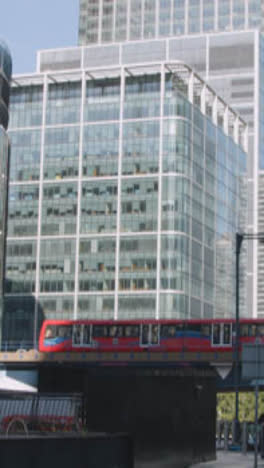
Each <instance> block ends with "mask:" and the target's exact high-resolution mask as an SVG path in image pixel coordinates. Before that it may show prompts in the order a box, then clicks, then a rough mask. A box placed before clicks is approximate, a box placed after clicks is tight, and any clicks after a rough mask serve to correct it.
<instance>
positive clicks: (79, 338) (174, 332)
mask: <svg viewBox="0 0 264 468" xmlns="http://www.w3.org/2000/svg"><path fill="white" fill-rule="evenodd" d="M257 337H258V339H260V340H261V341H263V342H264V320H254V319H241V320H240V322H239V346H240V347H241V345H242V344H243V343H252V342H254V341H255V339H256V338H257ZM234 343H235V321H234V320H227V319H216V320H209V319H208V320H185V321H182V320H143V321H142V320H122V321H110V320H104V321H103V320H102V321H99V320H96V321H95V320H78V321H73V320H45V321H44V322H43V325H42V328H41V331H40V338H39V351H40V352H49V353H51V352H54V353H58V352H76V353H78V352H89V351H96V352H100V351H102V352H141V351H142V352H143V351H145V350H146V349H148V350H151V351H153V352H177V351H178V352H182V351H184V352H215V351H216V350H217V351H220V352H221V351H223V352H226V351H232V347H233V346H234Z"/></svg>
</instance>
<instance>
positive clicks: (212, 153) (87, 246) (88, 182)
mask: <svg viewBox="0 0 264 468" xmlns="http://www.w3.org/2000/svg"><path fill="white" fill-rule="evenodd" d="M131 46H132V49H131ZM170 47H171V45H170V44H169V43H167V44H166V43H165V44H163V43H161V45H160V44H158V43H157V48H155V50H154V57H153V55H152V56H151V57H149V54H148V51H149V50H153V47H152V43H146V44H145V45H144V47H142V45H141V47H140V49H137V50H136V51H135V50H134V49H133V44H131V45H130V44H129V45H126V44H118V45H114V46H111V45H110V46H90V47H89V46H88V47H82V48H74V49H62V50H54V51H53V50H51V51H43V52H40V53H39V57H38V70H37V72H36V73H34V74H31V75H28V76H25V75H22V76H16V77H15V81H14V85H13V87H12V96H11V129H10V138H11V142H12V153H11V163H10V186H9V218H8V240H7V262H6V280H7V283H6V291H5V306H6V307H5V320H4V340H5V341H6V342H7V343H9V344H10V343H12V342H17V341H19V340H20V341H21V340H24V342H27V343H29V346H32V342H33V338H34V341H35V344H36V340H37V333H38V327H39V323H40V321H41V320H42V319H43V317H47V318H56V317H58V318H65V319H67V318H68V319H70V318H98V319H99V318H100V319H102V318H112V319H115V318H121V319H125V318H127V319H129V318H154V319H155V318H176V317H180V318H190V317H197V318H199V317H214V316H219V315H224V316H231V315H232V312H233V305H234V285H235V284H234V283H235V278H234V269H230V258H232V252H233V250H232V248H233V240H234V234H235V232H236V230H237V229H238V226H239V223H240V222H241V221H242V218H241V217H240V214H241V206H242V203H243V202H245V200H244V196H245V186H244V183H245V170H246V150H247V126H246V125H245V123H244V121H243V120H242V119H241V118H240V117H239V116H238V114H237V113H236V112H234V111H233V110H232V109H231V108H230V106H228V105H227V104H226V103H225V102H224V101H223V100H222V99H221V98H219V96H217V95H216V93H215V92H214V91H213V90H212V89H211V88H209V87H208V86H207V85H206V83H205V82H204V81H203V80H202V79H201V78H200V77H199V75H197V74H196V73H193V71H192V70H191V68H190V67H189V66H188V65H185V64H184V63H183V62H182V61H179V60H175V59H174V57H170ZM139 51H140V54H139ZM158 54H159V55H158ZM147 58H149V59H148V60H147ZM242 211H243V212H245V205H244V206H243V210H242ZM217 270H218V272H217ZM32 297H33V298H35V303H33V302H32ZM220 303H221V304H222V309H220V307H219V304H220Z"/></svg>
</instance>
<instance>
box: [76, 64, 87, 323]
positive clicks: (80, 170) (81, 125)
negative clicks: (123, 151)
mask: <svg viewBox="0 0 264 468" xmlns="http://www.w3.org/2000/svg"><path fill="white" fill-rule="evenodd" d="M81 93H82V94H81V109H80V134H79V168H78V199H77V225H76V236H75V287H74V311H73V319H74V320H76V319H77V315H78V292H79V251H80V224H81V199H82V162H83V123H84V105H85V93H86V75H85V72H84V71H83V72H82V81H81Z"/></svg>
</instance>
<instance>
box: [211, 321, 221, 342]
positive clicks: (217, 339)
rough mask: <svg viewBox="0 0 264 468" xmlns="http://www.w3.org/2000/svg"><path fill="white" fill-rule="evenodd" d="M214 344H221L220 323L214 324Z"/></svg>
mask: <svg viewBox="0 0 264 468" xmlns="http://www.w3.org/2000/svg"><path fill="white" fill-rule="evenodd" d="M213 344H214V345H220V344H221V326H220V324H219V323H214V324H213Z"/></svg>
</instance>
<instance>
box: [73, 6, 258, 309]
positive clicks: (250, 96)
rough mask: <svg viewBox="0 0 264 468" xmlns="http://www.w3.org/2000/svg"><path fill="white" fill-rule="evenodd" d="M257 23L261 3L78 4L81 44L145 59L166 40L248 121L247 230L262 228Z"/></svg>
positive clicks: (253, 274)
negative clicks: (120, 47)
mask: <svg viewBox="0 0 264 468" xmlns="http://www.w3.org/2000/svg"><path fill="white" fill-rule="evenodd" d="M263 21H264V1H263V0H221V1H220V0H209V1H208V0H151V1H143V0H127V1H121V2H113V1H112V0H80V22H79V43H80V44H81V45H84V44H92V43H97V44H102V45H103V44H107V43H108V44H109V43H115V42H120V41H124V42H129V44H128V46H127V48H129V45H130V51H131V52H132V50H133V51H134V55H133V56H134V57H136V55H137V54H138V55H139V54H141V49H142V48H145V58H146V57H147V55H149V57H150V56H151V55H152V56H153V57H155V54H159V50H160V48H161V47H162V42H163V44H164V42H165V41H168V40H169V43H170V54H171V56H173V57H174V58H175V59H176V58H179V59H182V60H184V61H185V62H186V63H188V64H190V65H191V66H192V67H193V68H194V69H195V70H197V71H198V72H199V74H201V76H202V77H203V78H204V79H205V80H206V81H208V82H209V83H210V84H211V85H212V86H213V88H214V89H216V91H217V92H218V93H219V95H221V96H223V97H224V98H225V100H226V101H227V102H228V103H229V104H230V105H231V106H232V107H233V108H234V109H236V110H237V111H238V112H239V113H240V114H241V115H242V116H243V118H244V119H245V120H246V122H247V123H248V124H249V158H248V193H249V201H248V218H247V225H246V232H263V228H264V214H263V206H264V199H263V190H262V184H263V168H264V157H263V147H264V146H263V143H264V140H263V135H264V133H263V123H262V122H263V117H262V113H263V111H264V109H263V103H262V93H263V90H262V86H263V85H262V83H263V79H262V78H263V66H264V65H263V38H262V34H261V32H262V31H263V26H264V23H263ZM169 38H173V39H169ZM143 41H144V42H143ZM147 43H149V44H151V46H150V47H149V49H148V47H147ZM140 44H141V45H140ZM143 44H144V45H143ZM147 50H148V52H147ZM142 53H143V51H142ZM247 249H248V273H247V287H246V296H247V315H248V316H252V315H253V316H254V317H257V316H259V317H264V278H263V270H264V247H263V245H261V244H258V242H256V241H255V242H248V245H247Z"/></svg>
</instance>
